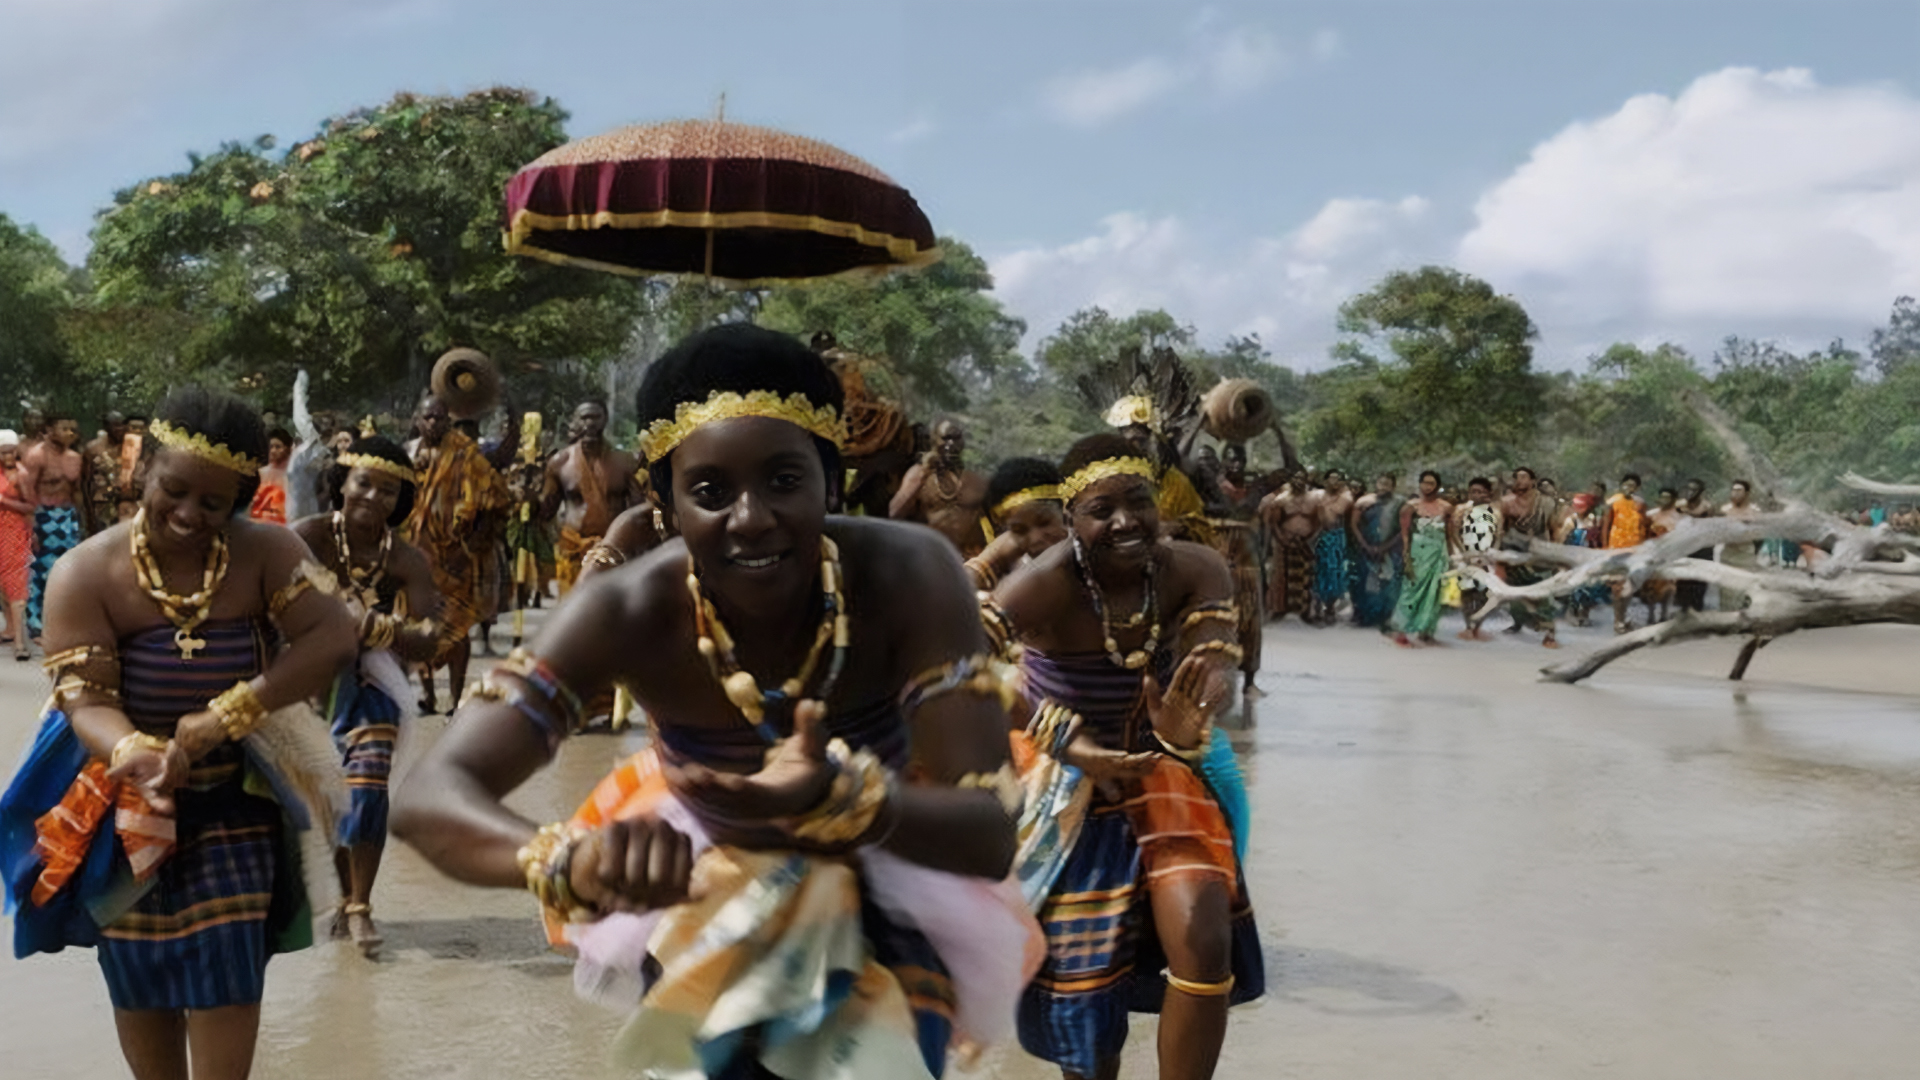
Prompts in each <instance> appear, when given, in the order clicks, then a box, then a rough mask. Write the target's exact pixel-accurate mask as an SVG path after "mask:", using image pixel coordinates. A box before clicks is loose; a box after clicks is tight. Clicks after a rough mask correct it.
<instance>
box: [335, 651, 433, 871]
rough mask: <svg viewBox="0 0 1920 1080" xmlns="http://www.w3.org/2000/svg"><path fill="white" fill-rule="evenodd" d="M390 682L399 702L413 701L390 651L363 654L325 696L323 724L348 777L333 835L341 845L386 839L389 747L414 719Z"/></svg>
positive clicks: (391, 746) (390, 748)
mask: <svg viewBox="0 0 1920 1080" xmlns="http://www.w3.org/2000/svg"><path fill="white" fill-rule="evenodd" d="M382 652H385V650H382ZM369 660H372V661H373V664H374V665H379V664H382V663H384V664H385V665H387V666H389V667H390V668H391V675H392V678H386V679H383V678H380V677H379V676H378V675H377V674H375V673H374V672H373V671H370V670H369V664H368V661H369ZM394 678H397V679H398V680H399V687H398V691H397V692H398V693H399V695H400V700H405V699H406V698H408V697H411V695H410V694H408V693H407V692H406V676H405V675H404V674H403V673H402V672H401V670H400V664H399V661H397V660H395V659H393V654H392V653H385V657H384V660H382V659H377V658H374V657H370V656H367V655H365V654H363V655H362V657H361V662H360V663H357V664H355V665H354V666H353V667H351V668H348V669H347V670H346V671H343V672H341V673H340V674H339V675H338V676H337V677H335V679H334V680H333V690H332V692H331V693H330V694H329V695H328V699H327V726H328V727H329V729H330V730H331V731H332V732H333V742H334V745H335V746H337V747H339V749H340V767H341V769H342V770H343V771H344V772H345V773H346V777H347V798H348V800H349V802H348V806H347V813H346V816H345V817H343V818H341V819H340V825H339V828H338V829H337V830H336V833H335V835H336V837H337V840H338V842H339V843H340V844H341V845H342V846H343V847H351V846H353V845H355V844H380V843H385V842H386V839H387V779H388V777H389V776H390V775H391V774H392V772H393V747H394V744H395V743H396V742H398V741H399V739H400V725H401V723H402V722H404V721H409V720H411V719H412V716H411V715H410V712H409V711H408V710H404V709H402V707H401V705H400V701H397V700H395V693H396V689H395V687H394V685H393V679H394Z"/></svg>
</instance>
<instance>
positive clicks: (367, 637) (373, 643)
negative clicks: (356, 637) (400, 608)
mask: <svg viewBox="0 0 1920 1080" xmlns="http://www.w3.org/2000/svg"><path fill="white" fill-rule="evenodd" d="M361 622H362V623H363V626H362V629H361V631H360V642H361V644H363V645H365V646H366V647H367V648H369V649H384V648H387V647H388V646H390V645H392V644H393V639H394V638H395V637H396V636H398V634H399V621H398V620H397V619H395V618H394V617H393V616H391V615H383V614H381V613H380V612H377V611H369V612H367V613H366V615H364V616H362V617H361Z"/></svg>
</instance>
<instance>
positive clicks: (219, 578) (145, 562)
mask: <svg viewBox="0 0 1920 1080" xmlns="http://www.w3.org/2000/svg"><path fill="white" fill-rule="evenodd" d="M227 554H228V552H227V534H226V532H225V531H220V532H216V533H214V534H213V545H212V548H211V549H210V550H209V551H208V552H207V568H206V570H205V571H204V572H203V573H202V574H201V575H200V591H199V592H196V593H189V594H187V595H186V596H179V595H176V594H174V593H170V592H168V591H167V578H166V575H165V574H163V573H162V572H161V570H160V563H159V562H158V561H157V560H156V559H154V557H153V548H152V545H151V544H150V543H149V542H148V536H147V511H146V508H145V507H141V508H140V512H139V513H137V514H135V515H133V574H134V577H135V579H136V580H138V581H139V582H140V589H141V591H142V592H144V593H146V594H147V596H148V597H150V598H151V599H152V600H153V602H154V603H156V604H158V605H160V613H161V614H163V615H165V616H166V617H167V621H168V622H170V623H172V624H173V625H174V631H173V647H174V648H176V649H179V650H180V659H182V660H191V659H193V655H194V654H195V653H197V652H199V651H201V650H202V649H205V648H206V647H207V639H206V638H202V637H195V636H194V635H193V631H194V630H195V629H196V628H198V627H199V625H200V624H201V623H203V622H206V621H207V616H208V614H210V613H211V612H212V611H213V595H214V594H215V593H217V592H219V591H220V585H221V583H222V582H224V581H225V580H226V579H227Z"/></svg>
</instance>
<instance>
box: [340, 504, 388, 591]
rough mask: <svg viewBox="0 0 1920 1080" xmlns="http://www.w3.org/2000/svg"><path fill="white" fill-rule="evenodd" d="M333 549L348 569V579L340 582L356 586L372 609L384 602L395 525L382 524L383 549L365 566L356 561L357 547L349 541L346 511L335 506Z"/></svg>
mask: <svg viewBox="0 0 1920 1080" xmlns="http://www.w3.org/2000/svg"><path fill="white" fill-rule="evenodd" d="M333 549H334V551H335V552H337V553H338V554H339V556H340V566H341V568H342V569H344V570H345V571H346V572H347V576H346V579H345V580H343V581H341V582H340V584H342V585H345V586H346V587H347V588H348V589H350V590H352V591H353V593H354V595H355V596H357V597H359V599H360V603H361V604H362V605H363V606H365V607H366V608H367V609H368V610H372V609H373V608H375V607H377V606H378V605H379V603H380V582H382V581H384V580H385V579H386V576H387V555H388V553H390V552H391V551H392V550H393V529H392V528H391V527H390V526H382V528H381V530H380V550H379V552H378V553H377V554H375V555H374V557H373V565H372V566H371V567H369V568H366V569H362V568H360V567H358V566H355V565H353V547H352V545H350V544H349V543H348V542H347V515H346V512H345V511H343V510H335V511H334V512H333ZM334 576H335V577H338V576H339V575H338V574H335V575H334Z"/></svg>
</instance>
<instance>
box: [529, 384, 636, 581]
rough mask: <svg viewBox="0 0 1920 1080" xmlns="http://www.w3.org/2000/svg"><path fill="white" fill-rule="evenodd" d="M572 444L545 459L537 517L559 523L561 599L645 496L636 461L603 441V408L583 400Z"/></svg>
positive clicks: (577, 409)
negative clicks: (611, 529)
mask: <svg viewBox="0 0 1920 1080" xmlns="http://www.w3.org/2000/svg"><path fill="white" fill-rule="evenodd" d="M569 432H570V434H571V435H572V436H573V443H572V445H570V446H568V447H567V448H566V449H564V450H561V451H560V452H559V453H557V454H555V455H553V456H552V457H551V458H548V459H547V472H546V480H545V485H544V487H543V489H542V493H541V513H542V514H543V515H546V516H548V517H551V518H553V519H554V520H556V521H557V522H558V523H559V526H560V538H559V540H558V541H557V542H555V544H554V549H553V554H554V565H555V575H554V576H555V577H556V578H558V579H559V582H560V592H561V594H562V595H565V594H566V592H567V591H568V590H570V589H572V588H573V584H574V582H576V581H578V580H579V579H580V561H581V559H583V558H584V557H585V556H586V554H587V551H588V550H589V549H591V548H592V547H593V545H595V544H597V543H599V542H600V540H601V538H602V537H605V536H606V535H607V527H608V526H610V525H612V524H613V519H614V518H616V517H619V516H620V515H621V513H623V512H624V511H625V510H626V509H627V508H628V507H630V506H633V505H635V504H636V503H638V502H640V500H642V499H644V498H645V497H646V492H645V491H644V490H643V489H642V488H641V486H640V481H639V479H638V478H637V474H638V473H639V471H640V461H639V459H638V458H636V457H634V456H633V455H632V454H630V453H628V452H627V451H625V450H619V449H616V448H614V447H613V446H611V445H609V444H608V443H607V409H606V406H604V405H602V404H600V403H599V402H597V401H583V402H581V403H580V404H579V405H578V406H576V407H575V408H574V410H573V419H572V421H571V422H570V424H569Z"/></svg>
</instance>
